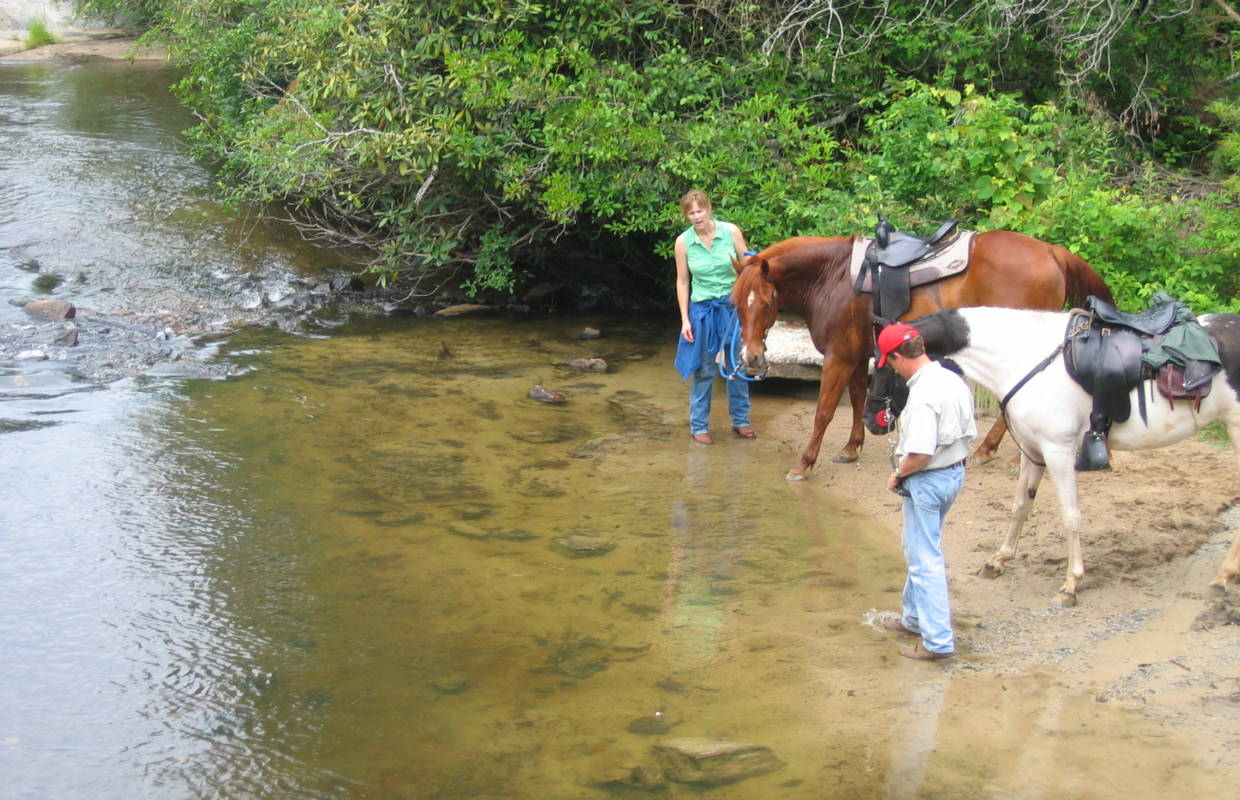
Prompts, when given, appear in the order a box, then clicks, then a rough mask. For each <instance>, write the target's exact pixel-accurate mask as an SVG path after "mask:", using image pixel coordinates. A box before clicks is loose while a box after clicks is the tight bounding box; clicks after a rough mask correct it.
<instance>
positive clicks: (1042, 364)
mask: <svg viewBox="0 0 1240 800" xmlns="http://www.w3.org/2000/svg"><path fill="white" fill-rule="evenodd" d="M1067 346H1068V337H1066V336H1065V337H1064V340H1063V341H1062V342H1060V343H1059V346H1058V347H1056V348H1055V349H1054V350H1052V351H1051V354H1050V355H1049V356H1047V357H1046V358H1044V359H1042V360H1041V361H1039V362H1038V364H1037V365H1036V366H1035V367H1034V368H1033V369H1031V370H1029V372H1028V373H1027V374H1026V375H1025V377H1023V378H1021V379H1020V380H1019V381H1017V382H1016V385H1015V386H1013V387H1012V388H1011V389H1010V390H1008V393H1007V394H1005V395H1003V399H1002V400H1000V401H999V413H1000V414H1002V415H1003V420H1004V422H1006V421H1007V404H1008V402H1009V401H1011V399H1012V396H1013V395H1015V394H1016V393H1017V392H1018V391H1020V389H1021V388H1022V387H1023V386H1024V385H1025V384H1026V383H1028V382H1029V381H1030V380H1032V379H1033V377H1034V376H1035V375H1037V374H1038V373H1039V372H1041V371H1042V370H1044V369H1046V368H1047V367H1049V366H1050V365H1051V363H1053V362H1054V361H1055V359H1057V358H1059V356H1060V354H1062V353H1063V349H1064V348H1065V347H1067ZM1008 435H1010V436H1011V437H1012V441H1014V442H1016V447H1017V449H1018V450H1020V452H1021V455H1023V456H1024V457H1025V458H1027V459H1029V460H1030V461H1032V462H1033V463H1034V464H1037V465H1038V466H1039V467H1045V466H1046V464H1045V463H1043V462H1041V461H1038V460H1037V459H1036V458H1034V457H1033V456H1031V455H1029V453H1027V452H1026V451H1025V448H1024V447H1023V446H1022V445H1021V443H1020V439H1017V438H1016V433H1015V432H1014V431H1013V430H1012V426H1011V425H1008Z"/></svg>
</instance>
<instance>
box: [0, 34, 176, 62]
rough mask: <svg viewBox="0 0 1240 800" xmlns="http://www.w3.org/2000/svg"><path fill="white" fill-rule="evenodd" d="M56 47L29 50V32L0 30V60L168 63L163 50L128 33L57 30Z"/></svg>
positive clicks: (52, 45) (51, 45)
mask: <svg viewBox="0 0 1240 800" xmlns="http://www.w3.org/2000/svg"><path fill="white" fill-rule="evenodd" d="M56 36H57V39H58V40H59V41H58V42H57V43H56V44H49V45H44V46H43V47H36V48H33V49H29V50H28V49H26V32H25V31H14V30H6V31H0V61H23V62H57V63H67V64H80V63H84V62H87V61H143V62H147V61H166V60H167V58H168V57H167V54H166V53H165V52H164V51H163V49H162V48H158V47H151V46H147V45H139V44H138V43H137V40H136V38H135V37H134V35H133V34H132V33H130V32H127V31H119V30H103V31H77V30H67V31H58V32H57V34H56Z"/></svg>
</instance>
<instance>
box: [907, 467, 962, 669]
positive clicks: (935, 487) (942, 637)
mask: <svg viewBox="0 0 1240 800" xmlns="http://www.w3.org/2000/svg"><path fill="white" fill-rule="evenodd" d="M963 485H964V467H961V466H956V467H946V468H944V469H934V470H923V471H921V472H914V473H913V474H912V475H910V476H908V477H907V478H905V479H904V488H905V489H906V490H907V491H908V493H909V494H908V496H907V497H905V498H904V537H903V538H904V560H905V561H906V562H907V563H908V577H907V578H906V579H905V581H904V608H903V612H904V617H903V620H902V621H903V623H904V626H905V627H906V628H908V629H909V630H913V631H919V632H920V633H921V638H922V641H923V642H924V643H925V647H926V649H927V650H930V651H931V652H934V653H947V652H950V651H952V650H955V649H956V637H955V634H953V633H952V615H951V608H950V607H949V604H948V600H947V562H946V560H945V559H944V558H943V538H942V529H943V519H944V517H946V516H947V512H948V511H949V510H950V509H951V507H952V503H954V502H955V500H956V495H958V494H960V487H961V486H963Z"/></svg>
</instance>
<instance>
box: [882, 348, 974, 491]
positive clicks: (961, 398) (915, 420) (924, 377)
mask: <svg viewBox="0 0 1240 800" xmlns="http://www.w3.org/2000/svg"><path fill="white" fill-rule="evenodd" d="M976 436H977V425H976V424H975V423H974V421H973V392H971V391H969V387H968V385H967V384H965V382H964V380H963V379H962V378H961V377H960V376H959V375H957V374H956V373H954V372H952V371H950V370H948V369H946V368H945V367H944V366H943V365H942V364H940V363H939V362H937V361H931V362H930V363H929V364H927V365H925V366H924V367H922V368H921V369H919V370H917V372H915V373H914V374H913V377H911V378H909V379H908V402H907V403H906V404H905V406H904V411H902V412H901V413H900V441H899V443H898V444H897V445H896V457H897V458H898V459H902V458H904V457H905V456H906V455H908V454H909V453H918V454H921V455H928V456H931V458H930V461H929V463H927V464H926V466H925V469H941V468H942V467H949V466H951V465H952V464H955V463H956V462H957V461H961V460H963V459H965V458H968V457H969V448H970V446H971V445H972V442H973V439H974V438H975V437H976Z"/></svg>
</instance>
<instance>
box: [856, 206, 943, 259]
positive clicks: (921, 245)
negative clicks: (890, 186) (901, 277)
mask: <svg viewBox="0 0 1240 800" xmlns="http://www.w3.org/2000/svg"><path fill="white" fill-rule="evenodd" d="M957 224H958V223H957V221H956V220H954V219H949V220H947V221H946V222H944V223H943V224H942V225H940V226H939V229H938V230H937V231H935V232H934V233H932V234H930V235H929V236H916V235H914V234H911V233H908V232H907V231H898V230H896V229H895V228H894V227H893V226H892V224H891V223H890V222H888V221H887V218H886V217H884V216H883V215H882V214H879V215H878V225H877V226H876V227H875V228H874V242H875V245H876V247H875V248H874V249H873V250H872V251H870V252H869V253H866V258H867V260H869V258H870V257H871V256H872V257H873V259H874V262H875V263H877V264H881V265H882V266H884V267H892V268H894V267H907V266H908V265H909V264H912V263H913V262H914V261H917V260H919V259H921V258H923V257H925V256H926V255H928V254H929V253H930V251H931V250H934V249H936V246H937V245H947V244H950V243H951V239H950V238H948V237H949V236H950V235H951V234H952V233H953V232H955V230H956V225H957ZM940 249H941V248H940Z"/></svg>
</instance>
